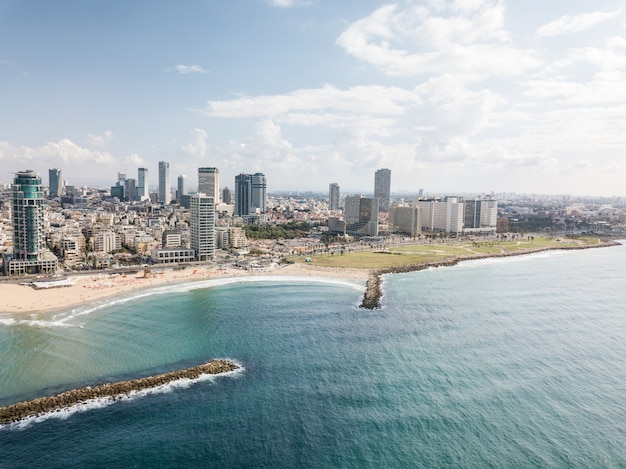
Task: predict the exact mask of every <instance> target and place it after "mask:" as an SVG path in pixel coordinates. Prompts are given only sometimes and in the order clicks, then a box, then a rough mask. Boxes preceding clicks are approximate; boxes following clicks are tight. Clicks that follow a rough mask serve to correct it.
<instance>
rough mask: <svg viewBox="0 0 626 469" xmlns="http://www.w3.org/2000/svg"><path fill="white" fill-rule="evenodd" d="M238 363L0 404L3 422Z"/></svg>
mask: <svg viewBox="0 0 626 469" xmlns="http://www.w3.org/2000/svg"><path fill="white" fill-rule="evenodd" d="M238 368H239V366H238V365H236V364H234V363H231V362H229V361H227V360H221V359H220V360H212V361H210V362H207V363H204V364H202V365H198V366H193V367H191V368H186V369H184V370H178V371H171V372H169V373H163V374H160V375H156V376H148V377H146V378H139V379H133V380H129V381H118V382H115V383H106V384H101V385H98V386H95V387H91V386H87V387H84V388H78V389H72V390H70V391H66V392H63V393H60V394H56V395H54V396H48V397H39V398H36V399H31V400H28V401H22V402H18V403H16V404H11V405H8V406H4V407H0V425H6V424H10V423H13V422H17V421H19V420H23V419H25V418H28V417H35V416H37V415H40V414H43V413H46V412H51V411H55V410H60V409H65V408H68V407H72V406H74V405H76V404H80V403H82V402H85V401H88V400H90V399H97V398H102V397H113V398H116V397H119V396H122V395H128V394H130V393H131V392H133V391H141V390H144V389H150V388H154V387H157V386H162V385H164V384H168V383H171V382H172V381H176V380H179V379H184V378H187V379H196V378H199V377H200V376H201V375H205V374H211V375H216V374H220V373H227V372H229V371H234V370H236V369H238Z"/></svg>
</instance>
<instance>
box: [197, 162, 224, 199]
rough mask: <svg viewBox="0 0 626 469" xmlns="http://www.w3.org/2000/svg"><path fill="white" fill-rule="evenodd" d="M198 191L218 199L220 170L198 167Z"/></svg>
mask: <svg viewBox="0 0 626 469" xmlns="http://www.w3.org/2000/svg"><path fill="white" fill-rule="evenodd" d="M198 193H202V194H206V195H208V196H209V197H213V200H214V201H215V203H218V202H219V200H220V172H219V170H218V169H217V168H198Z"/></svg>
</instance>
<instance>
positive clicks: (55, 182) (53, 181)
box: [48, 168, 63, 197]
mask: <svg viewBox="0 0 626 469" xmlns="http://www.w3.org/2000/svg"><path fill="white" fill-rule="evenodd" d="M48 179H49V181H48V182H49V185H50V197H60V196H61V195H62V193H61V192H62V189H63V182H62V179H61V170H60V169H57V168H54V169H49V170H48Z"/></svg>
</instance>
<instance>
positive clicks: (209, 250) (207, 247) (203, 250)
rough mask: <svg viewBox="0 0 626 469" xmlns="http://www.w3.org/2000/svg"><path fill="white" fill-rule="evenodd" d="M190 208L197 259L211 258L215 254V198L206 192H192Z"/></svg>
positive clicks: (192, 238)
mask: <svg viewBox="0 0 626 469" xmlns="http://www.w3.org/2000/svg"><path fill="white" fill-rule="evenodd" d="M189 210H190V212H191V221H190V223H189V229H190V236H191V243H190V244H191V249H193V250H194V251H195V253H196V260H199V261H208V260H211V259H213V256H214V254H215V199H214V198H213V197H210V196H208V195H206V194H192V195H191V197H190V209H189Z"/></svg>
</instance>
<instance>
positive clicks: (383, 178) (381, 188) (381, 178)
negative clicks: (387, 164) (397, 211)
mask: <svg viewBox="0 0 626 469" xmlns="http://www.w3.org/2000/svg"><path fill="white" fill-rule="evenodd" d="M374 197H378V200H379V202H380V204H379V208H380V211H381V212H388V211H389V199H390V198H391V170H390V169H386V168H383V169H379V170H377V171H376V174H375V175H374Z"/></svg>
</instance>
